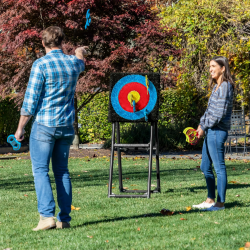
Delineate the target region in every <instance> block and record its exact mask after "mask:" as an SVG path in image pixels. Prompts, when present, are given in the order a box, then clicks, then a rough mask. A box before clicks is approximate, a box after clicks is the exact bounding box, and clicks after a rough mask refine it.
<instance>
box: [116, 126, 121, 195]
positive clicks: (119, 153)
mask: <svg viewBox="0 0 250 250" xmlns="http://www.w3.org/2000/svg"><path fill="white" fill-rule="evenodd" d="M116 128H117V132H116V134H117V143H118V144H120V124H119V122H116ZM117 156H118V173H119V189H120V192H123V183H122V161H121V150H120V148H119V147H118V148H117Z"/></svg>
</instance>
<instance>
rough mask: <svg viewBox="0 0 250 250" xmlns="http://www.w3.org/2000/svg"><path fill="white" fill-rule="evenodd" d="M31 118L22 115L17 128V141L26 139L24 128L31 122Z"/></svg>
mask: <svg viewBox="0 0 250 250" xmlns="http://www.w3.org/2000/svg"><path fill="white" fill-rule="evenodd" d="M31 117H32V116H31V115H29V116H24V115H21V116H20V120H19V124H18V128H17V130H16V133H15V138H16V139H17V141H22V140H23V139H24V134H25V130H24V127H25V126H26V124H27V123H28V122H29V120H30V118H31Z"/></svg>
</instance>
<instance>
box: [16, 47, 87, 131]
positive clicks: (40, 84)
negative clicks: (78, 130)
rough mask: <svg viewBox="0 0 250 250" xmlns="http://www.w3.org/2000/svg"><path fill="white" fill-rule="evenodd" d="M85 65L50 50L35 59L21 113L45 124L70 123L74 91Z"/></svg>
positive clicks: (73, 113) (71, 122) (73, 57)
mask: <svg viewBox="0 0 250 250" xmlns="http://www.w3.org/2000/svg"><path fill="white" fill-rule="evenodd" d="M84 68H85V65H84V62H83V61H82V60H79V59H78V58H77V57H76V56H69V55H65V54H64V53H63V52H62V50H52V51H50V52H49V53H47V54H46V55H45V56H44V57H41V58H39V59H38V60H36V61H35V62H34V63H33V65H32V69H31V73H30V79H29V83H28V87H27V90H26V93H25V97H24V101H23V106H22V109H21V115H32V116H34V117H35V120H36V121H37V122H39V123H41V124H42V125H44V126H47V127H61V126H69V125H72V124H73V122H74V119H75V110H74V93H75V89H76V83H77V80H78V77H79V74H80V73H81V72H82V71H83V70H84Z"/></svg>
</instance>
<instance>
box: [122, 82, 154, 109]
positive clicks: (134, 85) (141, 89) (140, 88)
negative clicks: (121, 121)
mask: <svg viewBox="0 0 250 250" xmlns="http://www.w3.org/2000/svg"><path fill="white" fill-rule="evenodd" d="M131 91H137V92H138V93H139V95H140V100H139V101H138V102H137V103H136V111H140V110H142V109H144V108H145V107H146V106H147V104H148V102H149V98H150V96H149V92H148V93H147V88H146V87H145V86H144V85H143V84H141V83H138V82H131V83H128V84H126V85H125V86H124V87H123V88H122V89H121V91H120V93H119V96H118V100H119V103H120V105H121V107H122V108H123V109H124V110H126V111H128V112H131V113H133V107H131V104H130V102H129V101H128V94H129V93H130V92H131Z"/></svg>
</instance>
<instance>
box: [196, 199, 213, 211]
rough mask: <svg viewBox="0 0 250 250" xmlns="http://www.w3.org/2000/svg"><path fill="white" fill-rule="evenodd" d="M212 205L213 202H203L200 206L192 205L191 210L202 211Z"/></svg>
mask: <svg viewBox="0 0 250 250" xmlns="http://www.w3.org/2000/svg"><path fill="white" fill-rule="evenodd" d="M214 204H215V202H214V203H207V202H205V201H203V202H202V203H201V204H198V205H193V206H192V207H193V208H199V209H204V208H210V207H212V206H213V205H214Z"/></svg>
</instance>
